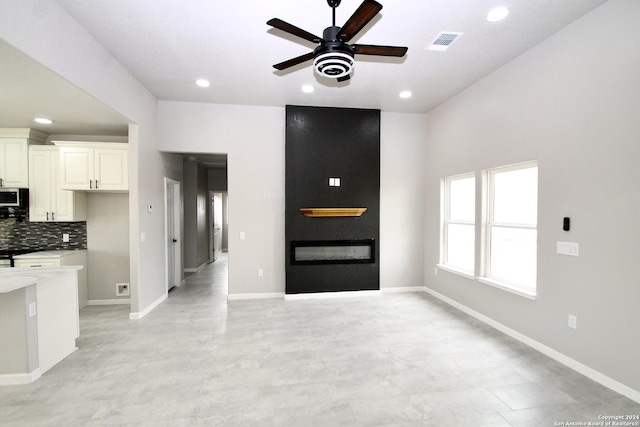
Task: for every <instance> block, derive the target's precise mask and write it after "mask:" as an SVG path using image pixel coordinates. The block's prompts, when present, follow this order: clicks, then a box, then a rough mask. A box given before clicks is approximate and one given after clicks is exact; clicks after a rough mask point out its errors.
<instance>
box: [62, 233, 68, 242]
mask: <svg viewBox="0 0 640 427" xmlns="http://www.w3.org/2000/svg"><path fill="white" fill-rule="evenodd" d="M62 241H63V242H64V243H69V233H62Z"/></svg>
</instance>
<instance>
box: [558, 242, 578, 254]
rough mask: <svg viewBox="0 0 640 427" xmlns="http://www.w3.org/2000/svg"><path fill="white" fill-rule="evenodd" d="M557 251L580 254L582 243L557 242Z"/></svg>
mask: <svg viewBox="0 0 640 427" xmlns="http://www.w3.org/2000/svg"><path fill="white" fill-rule="evenodd" d="M556 243H557V246H556V251H557V252H558V253H559V254H561V255H570V256H578V253H579V250H580V245H579V244H577V243H574V242H556Z"/></svg>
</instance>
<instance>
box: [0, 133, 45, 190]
mask: <svg viewBox="0 0 640 427" xmlns="http://www.w3.org/2000/svg"><path fill="white" fill-rule="evenodd" d="M46 137H47V135H46V134H44V133H42V132H39V131H37V130H34V129H26V128H3V129H0V187H13V188H28V187H29V146H30V145H33V144H42V143H43V142H44V140H45V138H46Z"/></svg>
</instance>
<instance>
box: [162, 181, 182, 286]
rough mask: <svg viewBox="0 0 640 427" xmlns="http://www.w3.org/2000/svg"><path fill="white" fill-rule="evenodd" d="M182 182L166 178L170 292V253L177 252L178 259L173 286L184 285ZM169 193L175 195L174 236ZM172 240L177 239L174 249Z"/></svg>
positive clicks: (166, 258)
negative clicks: (170, 219) (172, 234)
mask: <svg viewBox="0 0 640 427" xmlns="http://www.w3.org/2000/svg"><path fill="white" fill-rule="evenodd" d="M180 187H181V183H180V181H176V180H174V179H171V178H167V177H165V178H164V236H165V289H166V292H167V293H168V292H169V289H170V287H169V285H170V283H171V280H170V278H169V274H170V268H169V252H170V251H172V250H173V251H175V254H176V258H175V262H174V272H173V273H174V277H173V285H174V286H176V287H177V286H181V285H182V250H183V247H182V230H181V221H180V218H181V203H180V190H181V188H180ZM169 191H171V192H172V193H173V231H174V236H173V237H171V236H169V234H170V229H169V225H170V224H169ZM170 239H176V240H177V241H176V242H175V243H174V247H171V244H172V243H173V242H171V243H170V242H169V240H170Z"/></svg>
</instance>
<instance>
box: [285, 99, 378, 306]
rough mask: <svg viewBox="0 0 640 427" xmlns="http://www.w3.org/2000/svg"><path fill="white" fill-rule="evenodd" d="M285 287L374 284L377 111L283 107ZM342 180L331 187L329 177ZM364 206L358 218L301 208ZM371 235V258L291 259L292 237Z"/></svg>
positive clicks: (333, 287) (335, 288) (295, 289)
mask: <svg viewBox="0 0 640 427" xmlns="http://www.w3.org/2000/svg"><path fill="white" fill-rule="evenodd" d="M285 153H286V154H285V156H286V159H285V164H286V183H285V198H286V202H285V205H286V214H285V215H286V218H285V235H286V247H285V251H286V254H285V256H286V263H287V266H286V274H287V279H286V292H287V293H288V294H297V293H310V292H330V291H331V292H335V291H356V290H378V289H380V279H379V275H380V262H379V259H380V256H379V247H380V245H379V240H380V111H379V110H363V109H350V108H325V107H300V106H287V108H286V150H285ZM332 177H333V178H340V187H330V186H329V178H332ZM309 207H324V208H335V207H364V208H367V211H366V212H365V213H364V214H363V215H362V216H361V217H345V218H308V217H305V216H304V215H303V214H302V213H301V212H300V208H309ZM360 239H375V241H376V256H375V260H376V261H375V262H374V263H371V264H336V265H292V264H291V259H290V243H291V241H292V240H360Z"/></svg>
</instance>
